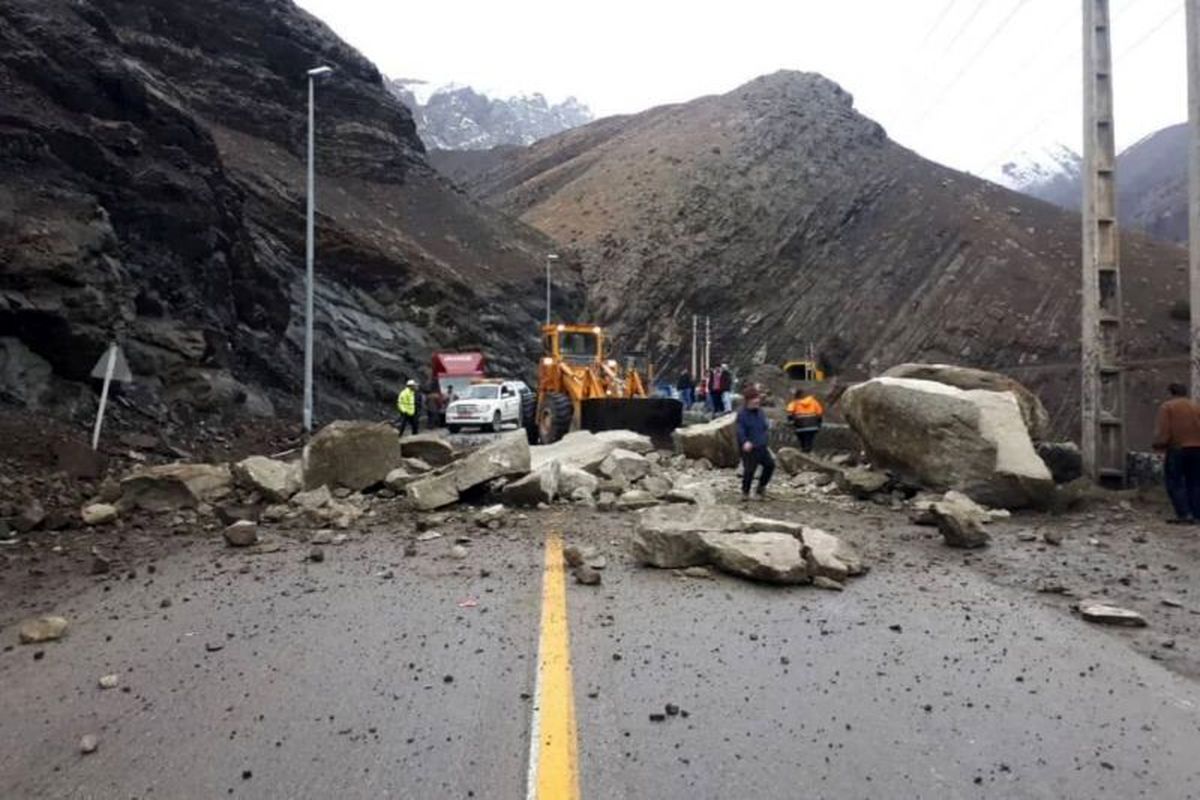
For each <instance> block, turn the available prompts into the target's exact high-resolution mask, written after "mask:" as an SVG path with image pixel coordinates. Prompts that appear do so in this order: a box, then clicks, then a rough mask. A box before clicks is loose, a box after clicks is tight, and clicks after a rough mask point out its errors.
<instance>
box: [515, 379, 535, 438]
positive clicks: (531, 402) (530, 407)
mask: <svg viewBox="0 0 1200 800" xmlns="http://www.w3.org/2000/svg"><path fill="white" fill-rule="evenodd" d="M519 424H520V426H521V427H522V428H524V429H525V438H526V439H528V440H529V443H530V444H537V443H538V414H537V395H536V394H534V393H533V392H522V393H521V419H520V420H519Z"/></svg>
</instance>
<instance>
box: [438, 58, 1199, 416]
mask: <svg viewBox="0 0 1200 800" xmlns="http://www.w3.org/2000/svg"><path fill="white" fill-rule="evenodd" d="M462 177H463V178H464V179H465V185H466V186H467V188H468V190H469V191H471V192H472V193H473V194H474V195H475V196H477V197H479V198H480V199H482V200H484V201H486V202H490V203H492V204H494V205H495V206H496V207H498V208H500V209H502V210H504V211H505V212H507V213H510V214H513V215H515V216H518V217H519V218H520V219H522V220H523V221H525V222H528V223H529V224H531V225H533V226H534V227H537V228H539V229H540V230H542V231H543V232H545V233H546V234H548V235H549V236H551V237H552V238H553V239H555V240H556V241H557V242H559V244H560V246H561V247H562V248H563V249H564V250H566V251H567V252H574V253H576V254H577V256H578V258H579V259H580V261H581V264H582V265H583V272H584V277H585V281H586V284H587V287H588V302H587V308H588V311H589V313H590V314H591V316H592V317H593V318H594V319H596V320H597V321H598V322H600V323H602V324H610V325H612V326H613V327H614V333H615V335H617V336H619V337H621V338H623V339H624V340H626V341H627V342H628V344H629V346H630V347H634V348H636V349H639V350H649V351H652V352H655V353H657V354H659V356H660V359H661V361H662V363H663V364H664V366H665V367H667V368H669V369H676V368H679V367H680V366H682V365H683V364H684V363H686V361H687V348H688V344H689V342H690V334H691V328H690V326H691V315H692V314H693V313H695V314H699V315H701V316H711V317H712V318H713V320H714V326H715V327H716V328H717V332H716V334H715V336H716V343H715V344H714V358H721V359H726V358H728V359H730V360H732V361H734V362H736V363H740V364H742V365H744V366H748V365H751V364H753V363H754V361H755V359H756V358H757V356H758V355H759V354H762V353H765V354H766V358H767V359H768V361H775V362H782V361H784V360H786V359H787V358H789V357H792V356H793V355H794V354H795V353H797V352H806V351H807V345H808V344H809V343H813V344H815V345H816V347H817V349H818V350H819V351H820V353H821V355H822V356H823V357H824V358H825V359H826V360H828V361H829V362H830V363H831V364H833V365H834V366H835V369H836V370H837V371H838V372H840V373H841V374H843V375H846V376H859V377H861V376H865V375H869V374H872V373H875V372H877V371H879V370H881V369H883V368H886V367H887V366H890V365H892V364H895V363H899V362H902V361H909V360H926V361H951V362H956V363H964V364H971V365H975V366H981V367H985V368H996V369H1003V370H1005V371H1009V372H1012V373H1013V374H1014V375H1015V376H1016V377H1018V378H1022V379H1024V380H1027V381H1028V382H1029V383H1030V384H1031V385H1033V386H1034V387H1035V388H1037V389H1039V390H1040V391H1041V392H1042V393H1043V395H1044V396H1045V397H1046V399H1047V402H1048V404H1049V405H1050V406H1051V408H1052V413H1053V414H1054V416H1055V420H1056V428H1057V430H1058V431H1059V432H1060V433H1061V434H1062V435H1067V434H1069V433H1071V432H1072V431H1073V430H1074V427H1075V426H1076V425H1077V406H1078V404H1077V394H1078V388H1077V387H1078V372H1077V367H1076V366H1074V365H1075V364H1077V360H1078V296H1077V293H1078V286H1077V282H1078V279H1077V276H1078V274H1079V267H1078V259H1079V252H1078V247H1079V235H1080V226H1079V221H1078V217H1077V216H1074V215H1071V214H1069V213H1067V212H1064V211H1062V210H1059V209H1056V208H1054V207H1052V206H1051V205H1049V204H1046V203H1043V202H1040V201H1037V200H1034V199H1030V198H1028V197H1025V196H1023V195H1021V194H1018V193H1016V192H1013V191H1011V190H1008V189H1005V188H1003V187H1000V186H997V185H995V184H992V183H989V182H986V181H983V180H981V179H978V178H975V177H973V176H970V175H967V174H964V173H961V172H957V171H955V170H952V169H950V168H948V167H944V166H941V165H939V164H935V163H933V162H931V161H928V160H926V159H923V158H921V157H920V156H918V155H917V154H915V153H913V152H911V151H909V150H907V149H906V148H903V147H902V146H900V145H898V144H896V143H894V142H892V141H890V140H888V139H887V137H886V135H885V133H884V131H883V128H882V127H881V126H879V125H878V124H877V123H875V122H874V121H872V120H869V119H867V118H866V117H863V116H862V115H861V114H859V113H858V112H857V111H855V110H854V108H853V98H852V97H851V96H850V95H849V93H847V92H845V91H844V90H843V89H841V87H839V86H837V85H836V84H835V83H833V82H832V81H829V80H828V79H826V78H823V77H821V76H818V75H814V74H811V73H794V72H779V73H775V74H772V75H768V76H763V77H761V78H758V79H756V80H754V81H751V82H749V83H747V84H745V85H744V86H742V87H739V88H738V89H735V90H734V91H732V92H729V93H727V94H725V95H712V96H709V97H704V98H699V99H697V100H694V101H691V102H688V103H682V104H675V105H670V106H663V107H659V108H655V109H650V110H649V111H646V112H643V113H641V114H635V115H630V116H628V117H622V118H615V119H601V120H597V121H596V122H593V123H591V124H589V125H585V126H582V127H580V128H577V129H574V130H571V131H567V132H565V133H562V134H558V135H556V136H554V137H550V138H548V139H544V140H542V141H540V142H538V143H536V144H534V145H532V146H530V147H527V148H516V149H512V150H508V151H506V152H505V153H504V154H502V155H501V157H499V158H498V159H496V163H493V164H490V165H488V166H487V167H486V168H485V169H484V170H483V171H482V172H477V173H475V174H474V175H468V174H465V173H464V174H463V175H462ZM1122 246H1123V254H1124V263H1125V264H1126V266H1127V273H1126V274H1127V279H1126V280H1127V283H1126V299H1127V304H1128V306H1129V308H1128V310H1127V319H1128V320H1129V321H1130V324H1129V327H1128V330H1127V334H1128V340H1127V350H1128V353H1129V356H1130V358H1131V359H1133V360H1137V361H1142V360H1147V363H1148V362H1149V361H1150V360H1154V359H1158V358H1160V357H1164V356H1165V357H1168V358H1169V359H1174V358H1175V357H1176V354H1178V355H1179V356H1181V357H1183V356H1185V354H1186V325H1184V324H1180V323H1179V322H1178V321H1177V320H1173V319H1172V318H1171V316H1170V309H1169V300H1168V299H1164V298H1169V297H1171V296H1172V295H1173V293H1174V292H1177V291H1182V287H1183V279H1184V272H1183V270H1182V264H1183V263H1184V254H1183V253H1182V252H1181V251H1179V250H1178V249H1176V248H1172V247H1168V246H1164V245H1161V244H1158V243H1155V242H1153V241H1150V240H1148V239H1146V238H1145V237H1141V236H1137V235H1128V236H1125V237H1124V238H1123V240H1122ZM1156 363H1157V362H1156ZM1183 363H1184V359H1183V358H1181V359H1180V365H1179V371H1181V372H1182V370H1183ZM1175 369H1176V367H1175V366H1174V361H1171V362H1170V366H1169V367H1168V368H1167V371H1168V372H1171V371H1172V370H1175ZM1171 374H1172V375H1173V374H1174V372H1171ZM1162 377H1163V374H1162V373H1160V371H1158V370H1157V368H1149V367H1148V368H1147V369H1146V370H1145V371H1142V372H1136V373H1135V374H1132V375H1131V376H1130V386H1131V393H1132V394H1138V395H1142V394H1145V395H1147V396H1148V397H1154V396H1157V394H1158V388H1157V384H1158V382H1159V381H1160V380H1161V379H1162ZM1131 405H1133V406H1136V408H1134V414H1135V416H1136V420H1135V423H1134V424H1133V426H1132V427H1133V429H1134V436H1135V438H1137V437H1142V438H1144V437H1145V436H1147V435H1148V431H1149V426H1150V419H1149V418H1150V417H1151V416H1152V408H1151V406H1150V405H1149V404H1148V402H1147V401H1144V400H1142V399H1139V400H1138V401H1137V402H1135V403H1132V404H1131Z"/></svg>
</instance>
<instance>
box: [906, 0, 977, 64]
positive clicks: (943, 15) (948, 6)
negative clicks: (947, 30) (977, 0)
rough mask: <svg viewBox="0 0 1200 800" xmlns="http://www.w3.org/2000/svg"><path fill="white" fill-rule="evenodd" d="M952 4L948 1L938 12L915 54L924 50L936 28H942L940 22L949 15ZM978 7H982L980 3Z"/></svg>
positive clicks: (953, 1)
mask: <svg viewBox="0 0 1200 800" xmlns="http://www.w3.org/2000/svg"><path fill="white" fill-rule="evenodd" d="M954 3H955V0H949V2H947V3H946V5H945V6H943V7H942V10H941V11H940V12H938V15H937V19H935V20H934V21H933V25H932V26H931V27H930V28H929V30H927V31H926V32H925V36H924V37H922V39H921V43H920V44H918V45H917V52H920V51H922V50H924V49H925V45H927V44H929V40H930V39H932V38H933V34H935V33H936V32H937V30H938V28H940V27H941V26H942V21H943V20H944V19H946V15H947V14H949V13H950V9H952V8H954ZM980 5H982V3H981V4H980Z"/></svg>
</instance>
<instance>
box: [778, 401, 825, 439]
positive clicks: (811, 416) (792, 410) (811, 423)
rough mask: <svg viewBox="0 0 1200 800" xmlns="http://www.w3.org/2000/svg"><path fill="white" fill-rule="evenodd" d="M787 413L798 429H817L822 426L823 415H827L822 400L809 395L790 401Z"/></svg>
mask: <svg viewBox="0 0 1200 800" xmlns="http://www.w3.org/2000/svg"><path fill="white" fill-rule="evenodd" d="M787 414H788V417H790V418H791V420H792V424H793V425H794V426H795V427H796V430H798V431H815V430H820V428H821V417H822V416H824V415H825V408H824V406H822V405H821V401H820V400H818V399H817V398H815V397H813V396H812V395H808V396H807V397H801V398H800V399H798V400H793V401H792V402H790V403H788V407H787Z"/></svg>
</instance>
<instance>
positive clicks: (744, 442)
mask: <svg viewBox="0 0 1200 800" xmlns="http://www.w3.org/2000/svg"><path fill="white" fill-rule="evenodd" d="M742 399H743V401H744V405H743V406H742V410H741V411H739V412H738V415H737V440H738V448H740V449H741V451H742V502H745V501H747V500H749V499H750V484H751V483H753V482H754V473H755V471H757V469H758V467H759V466H760V465H761V466H762V474H761V475H760V476H759V478H758V499H760V500H762V499H763V498H765V497H766V492H767V484H768V483H770V482H771V476H772V475H773V474H774V473H775V459H774V458H772V457H771V451H770V450H769V449H768V448H767V431H768V430H769V429H770V424H769V423H768V421H767V412H765V411H763V410H762V398H761V397H760V396H759V393H758V389H756V388H755V387H753V386H751V387H749V388H747V389H746V391H745V392H744V393H743V395H742Z"/></svg>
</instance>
